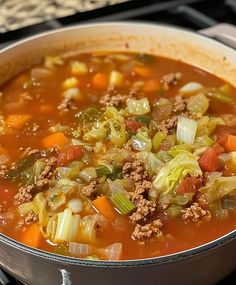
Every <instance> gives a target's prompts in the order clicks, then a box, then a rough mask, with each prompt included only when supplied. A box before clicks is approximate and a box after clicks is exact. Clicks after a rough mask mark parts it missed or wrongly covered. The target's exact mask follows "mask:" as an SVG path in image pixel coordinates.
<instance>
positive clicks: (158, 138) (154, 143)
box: [152, 132, 167, 152]
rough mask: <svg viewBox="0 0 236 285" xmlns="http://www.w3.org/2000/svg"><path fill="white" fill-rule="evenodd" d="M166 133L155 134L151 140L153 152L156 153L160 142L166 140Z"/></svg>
mask: <svg viewBox="0 0 236 285" xmlns="http://www.w3.org/2000/svg"><path fill="white" fill-rule="evenodd" d="M166 136H167V133H165V132H157V133H156V134H155V136H154V137H153V139H152V149H153V152H158V150H159V147H160V144H161V142H162V141H163V140H164V139H165V138H166Z"/></svg>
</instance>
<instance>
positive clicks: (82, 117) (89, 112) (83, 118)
mask: <svg viewBox="0 0 236 285" xmlns="http://www.w3.org/2000/svg"><path fill="white" fill-rule="evenodd" d="M101 113H102V112H101V110H100V109H99V108H97V107H88V108H86V109H85V110H83V111H82V112H80V113H78V114H76V117H77V118H78V120H79V121H80V122H81V123H83V124H85V123H91V122H95V121H96V120H97V119H98V117H99V116H100V115H101Z"/></svg>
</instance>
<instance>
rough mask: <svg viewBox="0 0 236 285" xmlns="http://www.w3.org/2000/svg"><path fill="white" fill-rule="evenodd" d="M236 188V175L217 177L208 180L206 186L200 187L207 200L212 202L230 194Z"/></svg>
mask: <svg viewBox="0 0 236 285" xmlns="http://www.w3.org/2000/svg"><path fill="white" fill-rule="evenodd" d="M235 189H236V176H229V177H216V178H213V179H211V180H210V181H208V182H207V184H206V186H204V187H202V188H200V190H199V191H200V192H202V193H204V194H205V196H206V200H207V201H208V202H209V203H211V202H213V201H215V200H219V199H221V198H223V197H224V196H226V195H228V194H230V193H231V192H232V191H234V190H235Z"/></svg>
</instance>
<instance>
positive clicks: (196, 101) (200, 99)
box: [187, 93, 209, 118]
mask: <svg viewBox="0 0 236 285" xmlns="http://www.w3.org/2000/svg"><path fill="white" fill-rule="evenodd" d="M208 107H209V100H208V99H207V97H206V96H205V95H204V94H202V93H199V94H197V95H195V96H192V97H190V99H189V100H188V102H187V110H188V111H189V112H190V114H192V115H194V116H196V117H198V118H201V117H202V116H203V115H204V114H205V113H206V111H207V109H208Z"/></svg>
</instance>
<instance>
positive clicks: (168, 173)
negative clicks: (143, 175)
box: [153, 152, 202, 194]
mask: <svg viewBox="0 0 236 285" xmlns="http://www.w3.org/2000/svg"><path fill="white" fill-rule="evenodd" d="M188 174H189V175H191V176H199V175H202V171H201V169H200V167H199V165H198V162H197V159H196V158H195V156H194V155H192V154H191V153H188V152H183V153H180V154H178V155H177V156H176V157H175V158H174V159H172V160H171V161H170V162H169V163H167V164H165V165H164V166H163V167H162V168H161V169H160V171H159V173H158V175H157V177H156V178H155V179H154V181H153V185H154V187H155V188H156V189H157V191H158V193H159V194H165V193H168V192H172V191H173V190H174V189H175V187H176V186H177V185H178V184H179V183H180V182H181V181H182V180H183V179H184V178H185V177H186V176H187V175H188Z"/></svg>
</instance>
